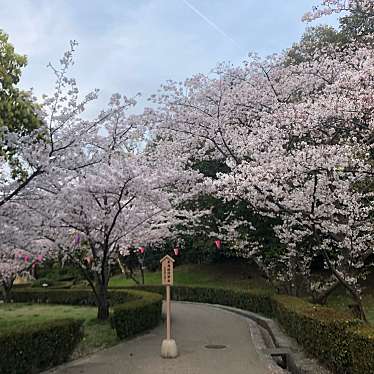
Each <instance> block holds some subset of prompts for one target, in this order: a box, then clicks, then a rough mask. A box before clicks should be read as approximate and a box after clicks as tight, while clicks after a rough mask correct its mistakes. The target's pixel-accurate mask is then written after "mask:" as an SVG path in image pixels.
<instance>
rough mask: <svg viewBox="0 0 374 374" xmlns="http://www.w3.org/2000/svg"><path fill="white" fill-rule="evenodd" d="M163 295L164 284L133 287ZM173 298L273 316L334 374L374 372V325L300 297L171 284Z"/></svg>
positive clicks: (366, 373) (369, 373)
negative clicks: (368, 324) (367, 324)
mask: <svg viewBox="0 0 374 374" xmlns="http://www.w3.org/2000/svg"><path fill="white" fill-rule="evenodd" d="M132 288H133V289H141V290H145V291H150V292H157V293H161V294H162V295H165V287H163V286H136V287H132ZM172 298H173V300H180V301H193V302H203V303H209V304H221V305H227V306H232V307H236V308H240V309H243V310H248V311H251V312H255V313H260V314H263V315H265V316H267V317H274V318H276V319H277V320H278V321H279V323H280V324H281V325H282V326H283V328H284V330H285V331H286V332H287V333H288V334H289V335H290V336H292V337H294V338H295V339H296V340H297V341H298V342H299V343H300V344H301V345H302V346H303V347H304V349H305V351H307V352H308V353H310V354H312V355H314V356H315V357H317V358H318V359H319V360H320V361H321V362H323V363H324V364H325V365H326V366H328V367H329V368H330V369H331V370H333V371H334V372H335V373H339V374H343V373H347V374H348V373H349V374H373V373H374V327H373V326H365V325H364V324H363V323H362V322H361V321H358V320H354V319H352V317H351V315H350V314H348V313H344V312H339V311H337V310H335V309H331V308H327V307H323V306H319V305H314V304H311V303H308V302H306V301H304V300H302V299H298V298H295V297H289V296H280V295H273V294H271V293H265V292H263V291H261V292H256V291H245V290H243V291H240V290H231V289H225V288H207V287H190V286H175V287H174V286H173V287H172Z"/></svg>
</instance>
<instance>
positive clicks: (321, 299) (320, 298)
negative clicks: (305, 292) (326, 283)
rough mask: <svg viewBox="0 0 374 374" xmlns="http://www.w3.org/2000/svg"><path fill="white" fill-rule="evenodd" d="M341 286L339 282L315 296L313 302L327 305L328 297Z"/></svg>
mask: <svg viewBox="0 0 374 374" xmlns="http://www.w3.org/2000/svg"><path fill="white" fill-rule="evenodd" d="M339 286H340V282H339V281H338V280H337V281H336V282H335V283H334V284H332V285H331V286H330V287H329V288H328V289H327V290H326V291H324V292H321V293H320V294H317V295H313V302H314V303H315V304H320V305H326V303H327V299H328V297H329V296H330V295H331V294H332V293H333V292H334V291H335V290H336V289H337V288H338V287H339Z"/></svg>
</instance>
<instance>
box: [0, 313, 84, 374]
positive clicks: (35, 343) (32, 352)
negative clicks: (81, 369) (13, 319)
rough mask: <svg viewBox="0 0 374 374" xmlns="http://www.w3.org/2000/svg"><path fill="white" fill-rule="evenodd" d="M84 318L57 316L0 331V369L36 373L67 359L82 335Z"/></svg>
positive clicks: (4, 373)
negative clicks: (42, 321) (62, 318)
mask: <svg viewBox="0 0 374 374" xmlns="http://www.w3.org/2000/svg"><path fill="white" fill-rule="evenodd" d="M82 323H83V321H79V320H69V319H67V320H59V321H50V322H45V323H43V324H38V325H31V326H27V325H20V326H15V327H12V328H6V329H4V330H1V331H0V373H2V374H26V373H37V372H39V371H41V370H44V369H47V368H49V367H52V366H55V365H59V364H61V363H63V362H65V361H67V360H68V358H69V356H70V355H71V353H72V352H73V351H74V349H75V348H76V346H77V345H78V343H79V342H80V340H81V339H82V337H83V330H82Z"/></svg>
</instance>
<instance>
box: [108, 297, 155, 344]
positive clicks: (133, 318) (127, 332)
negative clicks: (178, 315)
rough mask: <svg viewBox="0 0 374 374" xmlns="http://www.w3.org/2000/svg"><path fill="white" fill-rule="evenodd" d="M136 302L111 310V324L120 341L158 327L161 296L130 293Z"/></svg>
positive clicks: (117, 306)
mask: <svg viewBox="0 0 374 374" xmlns="http://www.w3.org/2000/svg"><path fill="white" fill-rule="evenodd" d="M132 293H133V295H134V296H138V300H133V301H130V302H128V303H126V304H120V305H116V306H114V308H113V313H112V317H111V323H112V326H113V328H115V329H116V333H117V335H118V337H119V338H120V339H125V338H128V337H130V336H133V335H135V334H138V333H140V332H143V331H145V330H148V329H151V328H153V327H155V326H157V325H158V323H159V322H160V319H161V312H162V296H161V295H159V294H156V293H149V292H136V291H132Z"/></svg>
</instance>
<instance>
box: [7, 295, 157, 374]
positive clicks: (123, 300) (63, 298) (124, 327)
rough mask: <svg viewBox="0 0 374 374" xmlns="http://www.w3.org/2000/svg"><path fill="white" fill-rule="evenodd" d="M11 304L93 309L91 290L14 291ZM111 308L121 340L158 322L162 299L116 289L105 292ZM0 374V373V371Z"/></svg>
mask: <svg viewBox="0 0 374 374" xmlns="http://www.w3.org/2000/svg"><path fill="white" fill-rule="evenodd" d="M12 300H13V301H14V302H19V303H24V302H34V303H35V302H36V303H50V304H68V305H95V303H96V299H95V296H94V294H93V292H92V291H91V290H79V289H69V290H65V289H61V290H57V289H35V288H29V289H18V290H14V292H12ZM109 303H110V305H111V306H112V307H113V311H112V316H111V323H112V327H113V328H114V329H116V332H117V335H118V336H119V337H120V338H121V339H123V338H128V337H130V336H132V335H135V334H138V333H140V332H142V331H145V330H147V329H150V328H153V327H155V326H156V325H157V324H158V323H159V321H160V319H161V311H162V296H161V295H158V294H157V293H154V292H153V293H150V292H143V291H134V290H130V289H117V290H110V291H109ZM0 373H1V371H0Z"/></svg>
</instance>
